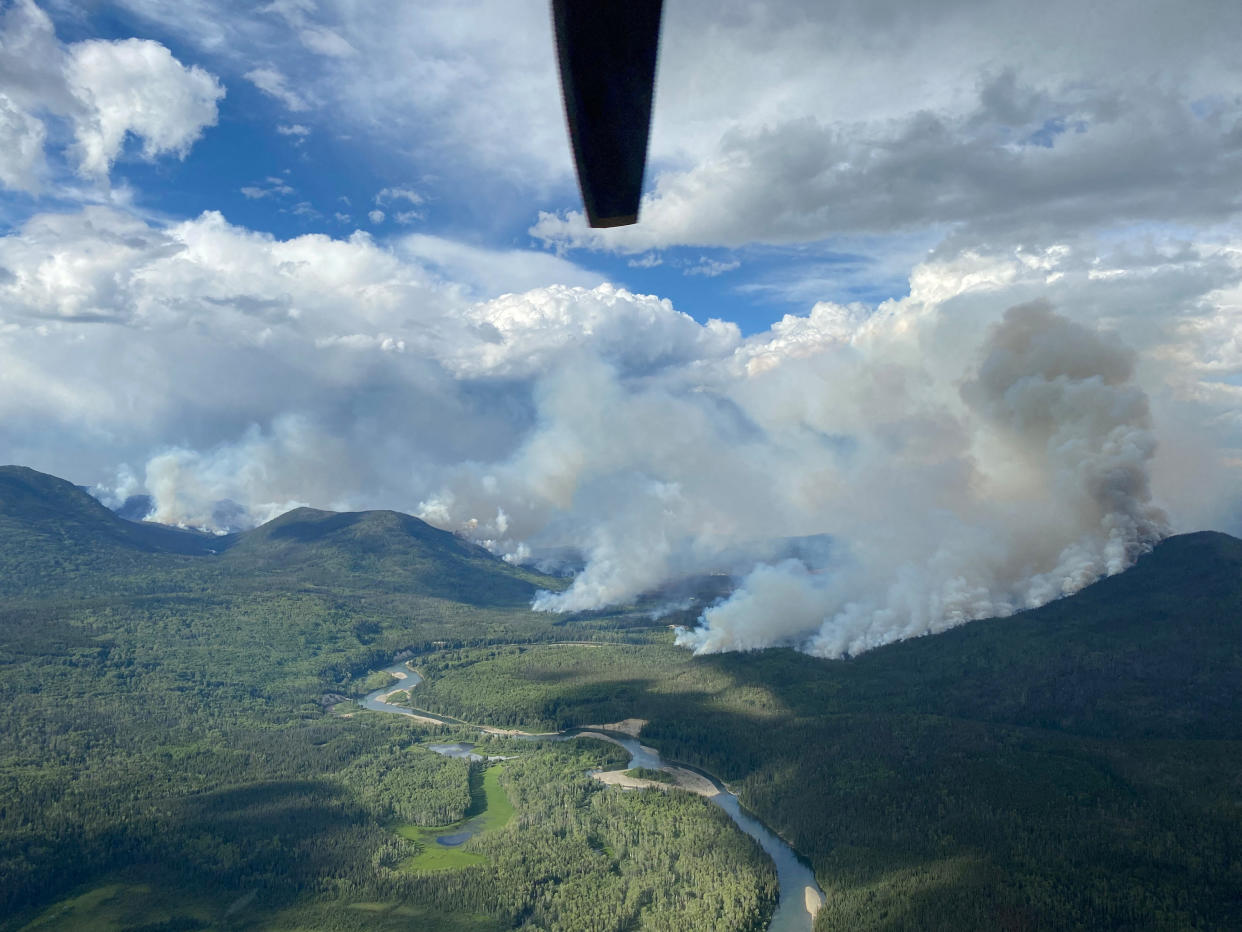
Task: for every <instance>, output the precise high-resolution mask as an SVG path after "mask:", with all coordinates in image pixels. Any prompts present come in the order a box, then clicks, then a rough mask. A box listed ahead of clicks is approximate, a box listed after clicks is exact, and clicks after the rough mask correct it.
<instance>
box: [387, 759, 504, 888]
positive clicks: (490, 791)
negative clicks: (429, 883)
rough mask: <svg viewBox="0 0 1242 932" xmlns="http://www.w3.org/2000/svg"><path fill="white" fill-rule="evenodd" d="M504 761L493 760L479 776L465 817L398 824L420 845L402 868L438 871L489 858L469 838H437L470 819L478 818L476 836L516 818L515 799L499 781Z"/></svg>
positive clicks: (399, 830)
mask: <svg viewBox="0 0 1242 932" xmlns="http://www.w3.org/2000/svg"><path fill="white" fill-rule="evenodd" d="M503 766H504V765H503V764H493V765H492V766H490V767H488V768H487V769H486V770H484V771H483V775H482V777H481V779H480V780H479V783H480V784H481V789H480V790H479V791H478V792H472V793H471V797H472V799H471V806H470V808H469V809H467V810H466V815H465V818H463V819H460V820H458V821H457V822H454V823H452V824H451V825H441V826H436V827H428V826H420V825H399V826H397V828H396V832H397V834H398V835H400V836H401V837H402V838H404V839H406V840H407V841H412V842H414V843H415V844H416V845H418V846H419V852H418V853H417V854H415V855H413V856H412V857H410V858H407V859H406V860H405V861H404V862H402V864H401V867H402V869H403V870H413V871H437V870H453V869H455V868H459V867H466V866H468V865H470V864H480V863H483V862H484V861H486V860H487V858H486V857H484V856H483V855H481V854H476V853H475V852H474V851H471V850H469V849H468V848H467V847H466V845H469V844H470V842H466V843H465V844H462V845H455V846H446V845H441V844H438V843H437V842H436V838H437V837H438V836H440V835H451V834H453V833H454V832H456V831H460V830H461V829H462V827H463V826H465V825H466V824H467V823H468V822H472V821H474V820H475V819H478V820H479V829H478V831H477V833H476V837H478V836H481V835H485V834H487V833H488V832H493V831H495V830H497V829H501V828H504V827H505V826H506V825H508V824H509V820H510V819H512V818H513V814H514V811H515V810H514V808H513V803H511V802H510V801H509V796H508V794H506V793H505V791H504V789H503V788H502V787H501V785H500V772H501V769H502V768H503Z"/></svg>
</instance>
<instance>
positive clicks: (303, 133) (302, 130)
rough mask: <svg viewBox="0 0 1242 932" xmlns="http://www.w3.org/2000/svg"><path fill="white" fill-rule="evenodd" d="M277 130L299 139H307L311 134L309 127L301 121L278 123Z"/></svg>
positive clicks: (281, 133) (283, 134)
mask: <svg viewBox="0 0 1242 932" xmlns="http://www.w3.org/2000/svg"><path fill="white" fill-rule="evenodd" d="M276 132H278V133H280V135H282V136H293V137H295V138H297V139H305V138H306V137H307V136H309V135H310V132H311V131H310V129H309V128H308V127H305V126H303V125H302V124H301V123H290V124H285V123H277V124H276Z"/></svg>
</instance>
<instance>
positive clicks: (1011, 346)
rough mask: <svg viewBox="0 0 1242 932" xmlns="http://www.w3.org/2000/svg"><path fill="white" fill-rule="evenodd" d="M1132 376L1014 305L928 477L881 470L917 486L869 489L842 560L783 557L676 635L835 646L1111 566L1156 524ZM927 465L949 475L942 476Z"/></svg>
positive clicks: (973, 613) (1082, 337)
mask: <svg viewBox="0 0 1242 932" xmlns="http://www.w3.org/2000/svg"><path fill="white" fill-rule="evenodd" d="M1132 374H1133V358H1132V356H1131V354H1129V353H1127V352H1126V351H1124V350H1123V349H1121V348H1119V347H1118V346H1115V345H1113V344H1112V343H1111V342H1110V341H1109V340H1107V339H1105V338H1104V337H1102V336H1101V335H1099V334H1097V333H1094V332H1092V331H1091V330H1088V329H1086V328H1084V327H1082V326H1080V325H1078V324H1076V323H1073V322H1072V321H1070V320H1068V319H1066V318H1064V317H1061V316H1059V315H1057V314H1055V313H1053V312H1052V311H1051V309H1050V308H1049V307H1048V306H1047V305H1046V304H1043V303H1033V304H1024V305H1020V306H1017V307H1013V308H1010V309H1009V310H1008V311H1006V312H1005V315H1004V318H1003V319H1002V321H1001V322H1000V323H999V324H997V325H996V326H994V327H992V328H991V330H990V331H989V333H988V336H987V338H986V340H985V342H984V344H983V346H982V348H981V353H980V356H979V361H978V363H977V365H976V367H975V368H974V371H973V372H972V373H970V374H969V375H968V377H967V378H966V379H965V381H963V382H962V383H961V388H960V393H959V394H960V401H961V403H962V405H963V408H962V410H961V412H960V420H959V421H958V424H959V426H960V427H961V428H962V429H963V430H962V432H961V433H959V434H958V436H959V437H960V440H961V441H962V443H963V447H962V450H961V453H960V455H959V456H957V457H953V456H952V455H950V456H948V457H946V458H945V459H943V460H942V461H941V462H939V463H932V464H928V465H930V466H931V467H932V470H931V472H932V475H931V476H929V475H923V476H918V475H914V476H906V477H897V476H894V477H892V478H893V480H894V481H896V482H900V483H902V484H905V485H907V486H909V485H913V486H914V487H915V488H917V489H918V490H919V491H920V492H921V493H923V494H918V495H915V496H910V495H909V494H902V492H901V490H898V489H895V490H894V491H896V492H897V493H898V494H897V495H896V496H895V497H896V502H895V503H894V500H893V498H888V499H886V498H884V497H876V498H874V499H872V500H870V501H869V503H868V505H867V507H865V508H863V509H861V510H855V512H854V513H853V514H852V515H851V514H846V515H841V516H839V517H838V519H837V520H836V521H835V522H834V524H835V527H833V528H832V531H833V533H834V534H836V535H837V536H838V538H839V539H840V540H842V541H843V542H845V544H846V548H845V549H846V552H847V554H848V556H847V558H846V561H845V562H844V563H843V564H838V565H836V566H834V567H832V568H831V570H830V571H829V572H828V573H825V574H823V575H813V574H810V573H808V572H807V571H806V569H805V567H804V566H803V565H802V564H801V563H798V562H794V561H788V562H785V563H782V564H779V565H776V566H767V565H764V566H759V567H757V568H756V569H755V570H754V571H753V572H751V573H750V574H749V576H747V577H746V579H745V580H744V581H743V582H742V585H741V587H740V588H739V589H738V590H737V591H736V592H735V593H734V594H733V596H732V597H731V598H729V599H728V600H727V601H726V602H724V603H723V604H721V605H717V606H714V607H712V608H709V609H708V610H706V611H705V612H704V613H703V616H702V618H701V622H700V625H699V627H697V628H695V629H693V630H686V631H683V632H682V633H681V634H680V636H679V638H678V643H680V644H683V645H685V646H687V647H691V648H693V649H694V650H695V651H696V652H700V653H710V652H716V651H724V650H737V649H751V648H755V647H762V646H767V645H770V644H778V643H786V644H794V645H796V646H799V647H802V648H804V649H806V650H808V651H810V652H811V653H815V654H819V655H822V656H826V657H840V656H843V655H849V654H856V653H859V652H861V651H864V650H868V649H870V648H873V647H877V646H879V645H882V644H887V643H890V642H892V641H896V640H900V639H903V638H908V637H915V636H918V635H922V634H928V633H932V632H937V631H942V630H945V629H947V628H950V627H953V626H955V625H959V624H962V623H963V622H966V621H971V620H973V619H978V618H985V617H990V616H1004V615H1008V614H1011V613H1013V612H1014V611H1017V610H1019V609H1024V608H1033V607H1035V606H1038V605H1042V604H1044V603H1045V602H1047V601H1049V600H1050V599H1054V598H1057V597H1059V596H1063V595H1069V594H1071V593H1073V592H1076V591H1078V590H1079V589H1081V588H1082V587H1083V586H1085V585H1087V584H1088V583H1090V582H1092V581H1094V580H1095V579H1097V578H1098V577H1100V576H1102V575H1108V574H1112V573H1117V572H1120V571H1121V570H1123V569H1125V568H1126V567H1127V566H1129V565H1130V564H1131V563H1132V562H1133V561H1134V560H1135V558H1136V557H1137V556H1138V555H1139V554H1140V553H1142V552H1143V551H1144V550H1146V549H1148V548H1150V547H1151V546H1152V544H1153V543H1155V542H1156V541H1157V540H1158V539H1159V538H1160V537H1161V536H1162V535H1163V534H1164V533H1166V532H1167V524H1166V520H1165V517H1164V515H1163V514H1162V512H1161V511H1160V510H1159V509H1157V508H1155V507H1154V506H1153V505H1152V503H1151V490H1150V482H1149V478H1148V469H1149V466H1150V463H1151V459H1152V456H1153V454H1154V451H1155V439H1154V435H1153V433H1152V427H1151V418H1150V414H1149V410H1148V403H1147V397H1146V395H1145V394H1144V393H1143V392H1142V391H1141V390H1139V389H1138V388H1137V387H1135V386H1134V385H1133V384H1132V383H1131V381H1130V379H1131V376H1132ZM946 413H947V412H946ZM938 469H939V470H943V471H945V472H947V473H949V474H951V475H952V476H953V478H951V479H948V480H947V481H940V480H938V479H937V478H936V477H935V475H934V473H935V472H936V471H937V470H938ZM929 479H930V482H929V481H928V480H929ZM894 504H895V507H894ZM829 519H830V520H832V516H829Z"/></svg>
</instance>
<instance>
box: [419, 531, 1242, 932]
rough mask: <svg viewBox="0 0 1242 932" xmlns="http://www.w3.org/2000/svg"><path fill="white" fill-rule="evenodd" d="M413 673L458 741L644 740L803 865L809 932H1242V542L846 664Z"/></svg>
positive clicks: (645, 662)
mask: <svg viewBox="0 0 1242 932" xmlns="http://www.w3.org/2000/svg"><path fill="white" fill-rule="evenodd" d="M680 620H682V621H683V622H687V623H688V622H692V621H693V616H692V615H686V616H683V618H682V619H680ZM423 669H424V671H425V672H426V673H427V675H428V682H427V683H426V684H425V688H420V689H421V691H420V694H419V700H418V701H419V704H420V705H422V706H423V707H424V708H428V709H432V710H434V711H438V712H442V713H445V714H449V715H458V716H464V717H471V718H473V719H477V718H478V717H480V716H482V715H485V714H488V712H489V710H490V715H491V716H492V717H491V718H490V719H489V720H490V721H492V722H493V723H494V724H500V725H504V724H517V723H523V724H526V725H528V726H530V727H544V728H549V727H566V726H569V725H574V724H579V723H583V722H589V721H600V720H601V718H600V717H601V716H605V715H607V714H609V713H610V712H611V711H613V710H614V708H615V705H616V704H617V703H621V704H623V705H624V707H625V708H626V709H627V710H628V713H629V714H632V715H636V716H641V717H643V718H647V719H649V720H650V721H649V724H648V726H647V727H646V728H645V729H644V731H643V736H644V740H647V741H649V742H650V743H652V744H654V745H656V746H657V747H659V748H660V750H661V752H662V753H663V754H664V755H665V757H666V758H675V759H679V760H683V761H686V762H689V763H691V764H697V765H699V766H701V767H703V768H705V769H707V770H709V771H711V772H713V773H715V774H717V775H718V776H721V777H722V778H724V779H725V780H727V781H728V782H729V783H730V785H731V786H732V787H733V788H734V789H735V790H736V791H737V793H738V795H739V798H740V799H741V800H742V802H743V803H744V804H745V805H746V806H748V807H749V808H750V809H752V810H753V811H754V812H756V813H758V814H759V815H760V816H761V817H762V818H763V819H764V820H765V821H766V822H767V823H768V824H769V825H771V826H773V827H774V828H775V829H777V830H778V831H779V832H780V833H781V834H782V835H783V836H784V837H785V838H786V839H787V840H789V841H790V842H791V843H792V844H793V845H794V847H795V848H797V850H798V851H800V852H801V853H803V854H804V855H806V856H808V857H809V858H810V859H811V861H812V863H813V864H814V867H815V869H816V875H817V877H818V879H819V882H820V884H821V886H822V887H823V888H824V889H825V891H826V892H827V894H828V903H827V906H826V907H825V909H824V911H823V912H822V913H821V915H820V921H819V924H818V925H817V928H820V927H822V928H824V929H830V928H850V929H884V930H896V929H909V930H924V929H943V930H946V932H948V930H961V929H980V930H983V929H998V928H1008V929H1043V928H1084V929H1087V928H1090V929H1100V928H1111V929H1222V930H1224V929H1236V928H1242V897H1239V895H1238V891H1239V890H1242V777H1240V776H1239V770H1238V766H1237V764H1238V761H1239V760H1242V541H1239V540H1237V539H1235V538H1232V537H1229V536H1227V535H1224V534H1218V533H1196V534H1187V535H1181V536H1177V537H1172V538H1169V539H1167V540H1165V541H1163V542H1162V543H1160V544H1159V545H1157V546H1156V548H1155V549H1154V550H1153V551H1152V552H1151V553H1149V554H1146V555H1144V556H1143V557H1142V558H1140V560H1139V561H1138V563H1137V564H1136V565H1135V566H1134V567H1132V568H1131V569H1130V570H1128V571H1126V572H1124V573H1121V574H1119V575H1117V576H1113V577H1110V578H1107V579H1103V580H1100V581H1098V582H1096V583H1095V584H1093V585H1091V586H1089V587H1087V588H1085V589H1084V590H1082V591H1081V592H1079V593H1077V594H1075V595H1073V596H1070V597H1068V598H1065V599H1061V600H1058V601H1055V602H1052V603H1049V604H1048V605H1045V606H1043V607H1041V608H1039V609H1035V610H1031V611H1026V612H1020V613H1018V614H1016V615H1014V616H1012V617H1009V618H998V619H989V620H984V621H977V622H972V623H970V624H967V625H963V626H961V627H959V628H955V629H953V630H951V631H948V632H944V633H942V634H937V635H930V636H927V637H922V638H917V639H914V640H910V641H905V642H901V643H898V644H892V645H889V646H887V647H883V648H880V649H877V650H874V651H871V652H868V653H865V654H862V655H859V656H857V657H855V658H852V659H850V660H846V661H823V660H819V659H816V658H814V657H809V656H807V655H805V654H800V653H797V652H795V651H792V650H767V651H758V652H754V653H749V654H725V655H716V656H711V657H700V658H690V657H688V656H687V655H685V654H677V653H676V652H669V651H663V650H660V649H659V648H657V647H656V646H654V645H653V646H650V647H644V648H634V647H624V648H615V649H613V648H589V649H583V650H581V651H578V652H576V653H573V652H571V651H570V650H569V649H567V648H564V647H555V648H552V647H548V648H541V647H538V646H532V647H525V648H521V647H515V648H513V649H511V650H510V651H508V652H501V653H497V652H496V651H495V650H488V651H482V650H454V651H443V652H440V653H438V654H434V655H431V656H429V657H427V658H425V659H424V661H423Z"/></svg>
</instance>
